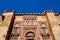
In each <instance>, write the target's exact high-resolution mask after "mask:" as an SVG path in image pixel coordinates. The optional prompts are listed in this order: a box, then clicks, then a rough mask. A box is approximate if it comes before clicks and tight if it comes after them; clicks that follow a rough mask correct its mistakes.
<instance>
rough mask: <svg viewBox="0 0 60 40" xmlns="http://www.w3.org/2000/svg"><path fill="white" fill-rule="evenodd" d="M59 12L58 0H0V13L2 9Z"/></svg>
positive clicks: (59, 2)
mask: <svg viewBox="0 0 60 40" xmlns="http://www.w3.org/2000/svg"><path fill="white" fill-rule="evenodd" d="M49 9H50V10H51V9H52V10H53V11H54V12H60V0H0V14H2V13H3V11H4V10H15V12H16V13H19V12H43V11H45V10H49Z"/></svg>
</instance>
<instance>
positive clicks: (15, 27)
mask: <svg viewBox="0 0 60 40" xmlns="http://www.w3.org/2000/svg"><path fill="white" fill-rule="evenodd" d="M20 24H21V22H20V21H15V22H14V24H13V28H12V32H11V35H10V40H17V39H18V37H19V36H21V33H20V32H21V27H20Z"/></svg>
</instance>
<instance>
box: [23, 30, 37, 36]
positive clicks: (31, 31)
mask: <svg viewBox="0 0 60 40" xmlns="http://www.w3.org/2000/svg"><path fill="white" fill-rule="evenodd" d="M28 32H32V33H34V35H35V36H36V32H35V31H34V30H28V31H26V32H25V33H24V37H25V35H26V33H28Z"/></svg>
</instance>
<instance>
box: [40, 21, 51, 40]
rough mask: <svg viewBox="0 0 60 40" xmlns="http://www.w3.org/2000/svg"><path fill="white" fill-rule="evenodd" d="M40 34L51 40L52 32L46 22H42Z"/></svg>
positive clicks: (44, 38) (45, 39)
mask: <svg viewBox="0 0 60 40" xmlns="http://www.w3.org/2000/svg"><path fill="white" fill-rule="evenodd" d="M40 34H41V36H42V38H43V40H50V33H49V29H48V26H47V23H46V22H40Z"/></svg>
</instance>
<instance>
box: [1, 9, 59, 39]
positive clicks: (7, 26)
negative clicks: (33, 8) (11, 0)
mask: <svg viewBox="0 0 60 40" xmlns="http://www.w3.org/2000/svg"><path fill="white" fill-rule="evenodd" d="M59 29H60V14H59V13H58V14H55V13H54V12H52V11H46V12H44V13H42V14H41V13H27V14H25V13H20V14H15V12H14V11H11V10H9V11H5V12H4V13H3V14H2V15H0V40H60V39H59V38H60V30H59Z"/></svg>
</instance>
